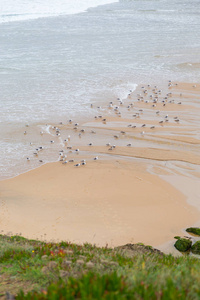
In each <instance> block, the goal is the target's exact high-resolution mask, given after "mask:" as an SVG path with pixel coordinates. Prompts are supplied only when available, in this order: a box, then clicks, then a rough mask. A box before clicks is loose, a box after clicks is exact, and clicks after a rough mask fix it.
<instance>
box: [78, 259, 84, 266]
mask: <svg viewBox="0 0 200 300" xmlns="http://www.w3.org/2000/svg"><path fill="white" fill-rule="evenodd" d="M76 263H77V265H81V266H82V265H84V263H85V262H84V260H82V259H78V260H77V261H76Z"/></svg>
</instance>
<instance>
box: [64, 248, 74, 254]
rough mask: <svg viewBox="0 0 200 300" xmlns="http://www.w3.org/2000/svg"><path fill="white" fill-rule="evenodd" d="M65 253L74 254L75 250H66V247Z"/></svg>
mask: <svg viewBox="0 0 200 300" xmlns="http://www.w3.org/2000/svg"><path fill="white" fill-rule="evenodd" d="M63 253H65V254H67V255H73V254H74V252H73V251H72V250H66V249H64V250H63Z"/></svg>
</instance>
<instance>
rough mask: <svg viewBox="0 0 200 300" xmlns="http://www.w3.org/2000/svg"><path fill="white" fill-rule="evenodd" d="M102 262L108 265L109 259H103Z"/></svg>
mask: <svg viewBox="0 0 200 300" xmlns="http://www.w3.org/2000/svg"><path fill="white" fill-rule="evenodd" d="M101 263H102V264H106V265H107V264H109V261H108V260H105V259H101Z"/></svg>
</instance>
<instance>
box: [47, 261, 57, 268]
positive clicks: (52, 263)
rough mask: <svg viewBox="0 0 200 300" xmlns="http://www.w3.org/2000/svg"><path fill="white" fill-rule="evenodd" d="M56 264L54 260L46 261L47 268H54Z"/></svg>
mask: <svg viewBox="0 0 200 300" xmlns="http://www.w3.org/2000/svg"><path fill="white" fill-rule="evenodd" d="M57 266H58V263H57V262H56V261H50V262H49V263H48V268H49V269H55V268H57Z"/></svg>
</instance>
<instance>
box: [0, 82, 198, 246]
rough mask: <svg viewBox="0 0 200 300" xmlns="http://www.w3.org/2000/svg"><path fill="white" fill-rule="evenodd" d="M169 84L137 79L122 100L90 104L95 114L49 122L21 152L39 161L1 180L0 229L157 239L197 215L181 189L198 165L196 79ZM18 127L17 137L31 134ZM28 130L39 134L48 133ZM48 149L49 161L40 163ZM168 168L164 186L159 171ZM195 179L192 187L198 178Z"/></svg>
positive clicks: (100, 240) (114, 239)
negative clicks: (33, 145) (35, 145)
mask: <svg viewBox="0 0 200 300" xmlns="http://www.w3.org/2000/svg"><path fill="white" fill-rule="evenodd" d="M168 85H169V86H166V87H165V89H163V90H162V91H161V90H160V89H159V87H150V86H148V85H144V87H142V86H138V87H137V89H136V90H135V91H133V92H131V91H130V94H129V95H128V97H127V99H123V103H121V102H120V101H122V100H118V99H115V100H113V103H111V102H109V103H107V105H106V106H102V107H99V108H98V107H96V106H97V105H95V107H94V106H93V107H91V110H92V109H94V111H98V114H97V115H96V117H95V118H94V119H93V120H91V121H87V122H85V123H84V122H82V123H80V124H77V125H76V124H75V121H72V122H63V123H60V124H54V125H51V127H50V129H49V131H50V135H51V137H52V140H54V143H52V148H50V147H49V148H48V149H47V148H44V149H40V150H41V151H37V155H35V156H33V157H31V159H30V162H26V161H25V163H30V165H31V163H32V161H34V160H37V161H39V160H40V161H41V162H40V163H41V164H42V166H41V167H39V168H38V165H39V164H38V165H37V164H36V167H37V168H34V169H33V170H31V171H28V172H26V173H24V174H21V175H19V176H17V177H14V178H11V179H6V180H2V181H0V190H1V193H0V200H1V207H2V211H1V215H0V221H1V228H2V231H3V232H4V233H5V234H7V233H8V232H12V234H20V233H21V234H22V235H23V236H26V237H28V238H35V239H36V238H39V239H41V237H42V238H43V239H46V240H68V241H71V242H75V243H84V242H89V243H92V244H96V245H98V246H105V245H106V244H108V245H109V246H111V247H115V246H119V245H122V244H126V243H136V242H143V243H145V244H150V245H152V246H157V247H158V246H159V245H162V244H165V243H167V242H169V241H170V240H172V239H173V237H174V236H175V235H181V234H182V233H184V234H185V232H184V229H185V228H186V227H187V226H188V227H189V226H191V225H193V224H198V222H199V220H200V205H199V204H198V201H197V199H195V201H194V197H193V196H191V199H189V191H190V186H191V187H192V186H193V184H194V182H196V181H198V180H199V175H198V174H200V155H199V154H198V153H199V145H200V132H199V127H198V125H199V123H198V111H199V109H200V108H199V107H198V105H197V104H198V101H197V100H198V99H199V95H200V85H198V84H191V83H178V84H177V85H176V83H169V84H168ZM170 93H172V94H170ZM151 95H152V97H151ZM196 101H197V103H196ZM158 111H159V113H157V112H158ZM77 122H79V120H78V121H77ZM26 130H27V135H25V136H24V138H25V139H31V129H29V128H26ZM37 134H38V136H40V139H41V144H42V141H45V142H48V141H49V139H50V135H49V134H48V133H44V134H43V135H42V138H41V134H40V133H39V132H38V133H37ZM37 134H36V133H34V139H35V140H36V139H37ZM56 134H58V135H56ZM69 135H70V138H69V137H68V136H69ZM65 139H66V141H65ZM90 144H91V145H90ZM106 144H108V145H107V146H106ZM113 146H115V147H113ZM70 147H72V148H71V149H70ZM49 149H50V150H49ZM76 150H77V151H76ZM34 151H35V150H34ZM48 156H51V157H52V161H56V160H58V161H57V162H51V163H45V158H47V157H48ZM94 158H96V159H95V160H94ZM25 159H26V158H25ZM59 160H60V161H59ZM72 160H73V162H70V161H72ZM65 161H68V163H65ZM79 164H80V165H79ZM75 165H77V166H76V167H75ZM168 176H169V177H168ZM170 176H171V177H170ZM172 177H173V180H172V181H173V186H172V183H171V184H170V183H169V182H170V180H169V181H168V180H166V179H167V178H172ZM187 178H188V181H187ZM176 179H177V185H176ZM183 179H185V180H183ZM181 180H182V181H181ZM167 181H168V182H167ZM178 182H179V183H178ZM182 182H184V183H183V184H184V188H183V189H182V190H181V185H182ZM195 189H196V192H195V195H196V194H198V184H196V185H195ZM191 194H192V193H191ZM199 194H200V193H199ZM197 198H198V196H197Z"/></svg>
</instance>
